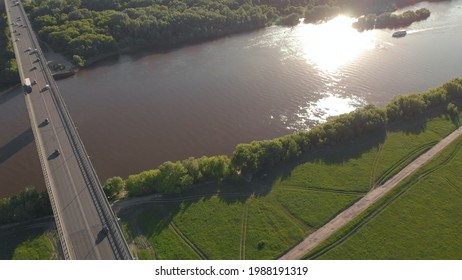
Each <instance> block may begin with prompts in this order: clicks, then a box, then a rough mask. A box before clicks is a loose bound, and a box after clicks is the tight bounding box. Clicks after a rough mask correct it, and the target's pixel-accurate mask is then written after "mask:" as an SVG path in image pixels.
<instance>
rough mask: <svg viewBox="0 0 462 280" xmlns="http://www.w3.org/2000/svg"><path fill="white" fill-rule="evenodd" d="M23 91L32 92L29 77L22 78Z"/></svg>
mask: <svg viewBox="0 0 462 280" xmlns="http://www.w3.org/2000/svg"><path fill="white" fill-rule="evenodd" d="M24 91H25V92H26V93H31V92H32V84H31V83H30V79H29V78H25V79H24Z"/></svg>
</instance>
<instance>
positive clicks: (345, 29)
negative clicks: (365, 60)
mask: <svg viewBox="0 0 462 280" xmlns="http://www.w3.org/2000/svg"><path fill="white" fill-rule="evenodd" d="M353 21H354V19H353V18H349V17H345V16H338V17H336V18H334V19H333V20H331V21H329V22H327V23H325V24H318V25H314V24H307V25H305V26H304V28H299V29H297V32H298V33H299V34H297V35H298V36H297V37H298V38H299V39H300V41H301V46H302V48H303V56H304V57H305V59H306V60H307V61H309V62H310V63H313V64H315V65H316V66H317V67H318V68H319V69H320V70H322V71H326V72H334V71H336V70H337V69H338V68H340V67H341V66H343V65H345V64H347V63H348V62H351V61H353V60H354V59H355V58H356V57H358V55H360V54H361V53H362V52H364V51H365V50H367V49H372V48H373V47H374V36H373V34H372V33H368V32H362V33H360V32H358V31H356V30H355V29H354V28H353V27H351V24H352V23H353Z"/></svg>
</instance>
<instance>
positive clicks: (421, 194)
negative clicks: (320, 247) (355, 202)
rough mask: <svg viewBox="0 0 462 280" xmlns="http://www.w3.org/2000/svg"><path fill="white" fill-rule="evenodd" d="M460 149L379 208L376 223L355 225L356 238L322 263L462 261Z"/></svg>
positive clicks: (341, 244) (329, 253) (427, 168)
mask: <svg viewBox="0 0 462 280" xmlns="http://www.w3.org/2000/svg"><path fill="white" fill-rule="evenodd" d="M461 147H462V139H458V141H456V143H453V144H451V145H450V147H448V148H447V149H446V150H445V151H444V152H443V153H442V154H441V155H439V156H438V157H437V158H435V159H434V160H433V161H432V162H430V163H429V164H428V165H427V166H425V167H423V168H422V169H421V170H420V172H419V174H418V175H416V176H414V179H410V180H407V182H405V183H403V184H402V186H401V188H402V189H403V188H404V190H405V191H404V192H403V193H402V194H401V195H398V196H397V195H390V196H387V197H386V198H384V199H383V200H384V201H385V202H387V203H384V206H382V207H380V206H377V207H376V209H374V211H372V212H371V216H372V218H371V219H367V218H366V219H365V222H362V223H361V222H359V220H356V223H358V222H359V225H360V226H359V227H358V228H357V229H356V230H355V231H354V232H352V234H350V235H349V236H348V237H347V238H346V239H345V240H344V241H343V242H338V244H336V246H334V247H331V248H330V249H329V250H325V252H324V254H318V255H317V257H318V258H321V259H462V253H461V252H462V236H461V235H460V232H461V231H462V211H461V210H462V186H461V184H460V182H462V173H461V172H460V171H461V170H462V149H461ZM418 176H421V177H420V179H418V178H419V177H418ZM375 212H376V213H375ZM350 228H351V225H350ZM333 241H334V239H331V240H330V242H333ZM326 244H327V243H326ZM326 244H324V245H326Z"/></svg>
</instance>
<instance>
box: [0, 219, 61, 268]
mask: <svg viewBox="0 0 462 280" xmlns="http://www.w3.org/2000/svg"><path fill="white" fill-rule="evenodd" d="M0 239H1V240H2V242H0V259H1V260H55V259H59V254H58V249H57V244H56V240H57V237H56V232H55V231H53V230H50V229H49V228H48V226H21V227H15V228H11V229H3V230H2V231H1V232H0Z"/></svg>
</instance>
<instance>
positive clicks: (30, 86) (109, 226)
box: [5, 0, 132, 259]
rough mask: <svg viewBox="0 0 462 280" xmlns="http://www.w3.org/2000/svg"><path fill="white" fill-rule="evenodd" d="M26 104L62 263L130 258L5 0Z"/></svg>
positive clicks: (22, 21) (28, 32)
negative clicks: (58, 239)
mask: <svg viewBox="0 0 462 280" xmlns="http://www.w3.org/2000/svg"><path fill="white" fill-rule="evenodd" d="M5 5H6V10H7V15H8V23H9V26H10V31H11V35H12V41H13V47H14V51H15V54H16V60H17V63H18V68H19V72H20V76H21V81H22V83H23V86H24V92H25V95H24V96H25V101H26V105H27V109H28V113H29V117H30V122H31V127H32V130H33V132H34V137H35V142H36V146H37V152H38V154H39V158H40V162H41V166H42V170H43V174H44V177H45V182H46V185H47V190H48V193H49V196H50V201H51V203H52V207H53V212H54V216H55V220H56V226H57V229H58V233H59V236H60V241H61V242H60V243H61V247H62V251H63V255H64V258H66V259H131V258H132V257H131V254H130V252H129V249H128V246H127V244H126V242H125V240H124V238H123V235H122V231H121V229H120V226H119V225H118V222H117V219H116V217H115V215H114V214H113V212H112V209H111V208H110V205H109V203H108V201H107V199H106V198H105V196H104V193H103V191H102V188H101V185H100V183H99V180H98V178H97V175H96V172H95V170H94V168H93V167H92V165H91V162H90V160H89V158H88V155H87V153H86V151H85V148H84V147H83V143H82V142H81V140H80V137H79V136H78V133H77V131H76V128H75V126H74V124H73V122H72V119H71V117H70V115H69V112H68V110H67V108H66V105H65V103H64V100H63V99H62V96H61V93H60V92H59V89H58V86H57V84H56V83H55V81H54V79H53V77H52V75H51V72H50V70H49V69H48V66H47V63H46V58H45V57H44V56H43V53H42V51H41V49H40V46H39V44H38V41H37V38H36V37H35V34H34V33H33V31H32V29H31V26H30V23H29V21H28V19H27V16H26V14H25V12H24V9H23V7H22V5H21V3H19V2H17V1H12V0H5Z"/></svg>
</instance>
